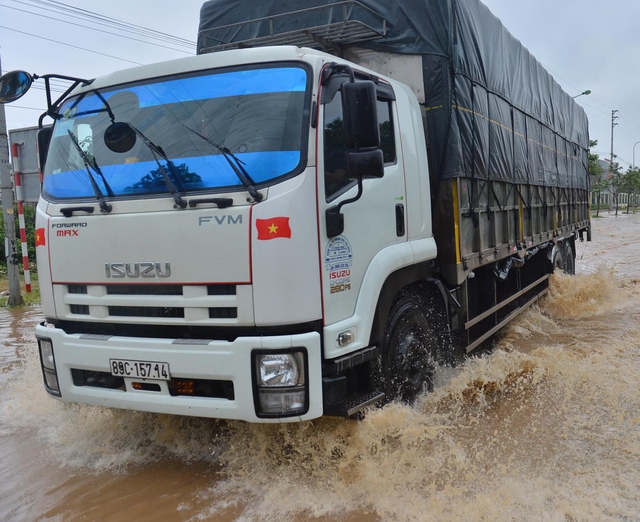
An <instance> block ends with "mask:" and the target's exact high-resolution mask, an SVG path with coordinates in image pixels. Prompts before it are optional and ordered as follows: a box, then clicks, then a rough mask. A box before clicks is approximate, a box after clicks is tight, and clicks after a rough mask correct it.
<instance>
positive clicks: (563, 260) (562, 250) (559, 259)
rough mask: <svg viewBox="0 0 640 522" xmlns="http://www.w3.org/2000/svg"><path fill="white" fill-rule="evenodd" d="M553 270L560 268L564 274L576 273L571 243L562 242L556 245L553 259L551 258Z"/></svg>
mask: <svg viewBox="0 0 640 522" xmlns="http://www.w3.org/2000/svg"><path fill="white" fill-rule="evenodd" d="M553 268H554V270H562V271H563V272H564V273H565V274H569V275H574V274H575V273H576V263H575V257H574V256H573V249H572V248H571V243H569V242H568V241H567V242H564V243H561V244H560V245H559V246H558V247H557V252H556V256H555V259H554V260H553Z"/></svg>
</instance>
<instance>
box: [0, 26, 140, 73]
mask: <svg viewBox="0 0 640 522" xmlns="http://www.w3.org/2000/svg"><path fill="white" fill-rule="evenodd" d="M0 29H6V30H7V31H13V32H15V33H20V34H26V35H27V36H33V37H34V38H40V39H41V40H46V41H48V42H54V43H57V44H60V45H66V46H67V47H73V48H74V49H80V50H81V51H87V52H89V53H94V54H99V55H101V56H107V57H108V58H115V59H116V60H122V61H123V62H129V63H132V64H135V65H143V64H141V63H140V62H134V61H133V60H127V59H126V58H120V57H119V56H113V55H112V54H106V53H101V52H99V51H94V50H92V49H87V48H86V47H80V46H78V45H72V44H69V43H65V42H60V41H58V40H53V39H51V38H45V37H44V36H39V35H37V34H32V33H27V32H26V31H19V30H18V29H12V28H11V27H6V26H4V25H0Z"/></svg>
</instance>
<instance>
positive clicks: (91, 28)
mask: <svg viewBox="0 0 640 522" xmlns="http://www.w3.org/2000/svg"><path fill="white" fill-rule="evenodd" d="M0 7H5V8H7V9H13V10H14V11H20V12H22V13H27V14H30V15H33V16H39V17H41V18H46V19H48V20H54V21H56V22H61V23H63V24H70V25H75V26H76V27H84V28H85V29H90V30H92V31H98V32H100V33H105V34H110V35H113V36H119V37H120V38H126V39H127V40H133V41H135V42H141V43H144V44H147V45H153V46H155V47H163V48H164V49H169V50H171V51H177V52H181V53H186V54H193V52H192V51H186V50H184V49H176V48H175V47H169V46H167V45H161V44H158V43H153V42H147V41H145V40H141V39H139V38H133V37H132V36H126V35H124V34H118V33H112V32H110V31H105V30H104V29H98V28H97V27H87V26H86V25H82V24H79V23H76V22H70V21H68V20H62V19H60V18H54V17H52V16H48V15H44V14H39V13H34V12H32V11H27V10H25V9H18V8H17V7H11V6H9V5H5V4H0ZM74 18H75V17H74Z"/></svg>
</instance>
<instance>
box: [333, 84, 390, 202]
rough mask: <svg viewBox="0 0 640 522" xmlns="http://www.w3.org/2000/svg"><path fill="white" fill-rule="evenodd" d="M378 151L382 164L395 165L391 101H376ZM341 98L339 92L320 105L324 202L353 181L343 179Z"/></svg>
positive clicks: (353, 181)
mask: <svg viewBox="0 0 640 522" xmlns="http://www.w3.org/2000/svg"><path fill="white" fill-rule="evenodd" d="M377 109H378V124H379V125H380V148H381V149H382V153H383V157H384V163H385V165H391V164H394V163H395V162H396V145H395V138H394V128H393V120H392V117H391V101H389V100H380V99H378V100H377ZM342 122H343V113H342V99H341V97H340V95H339V93H336V95H335V96H334V97H333V100H331V101H330V102H329V103H327V104H325V106H324V189H325V197H326V199H327V201H331V200H333V199H335V198H336V197H338V196H339V195H340V194H342V193H343V192H345V191H346V190H348V188H350V187H351V186H352V185H354V184H355V183H356V182H355V180H352V179H349V178H348V177H347V162H346V154H347V147H346V145H345V136H344V128H343V124H342Z"/></svg>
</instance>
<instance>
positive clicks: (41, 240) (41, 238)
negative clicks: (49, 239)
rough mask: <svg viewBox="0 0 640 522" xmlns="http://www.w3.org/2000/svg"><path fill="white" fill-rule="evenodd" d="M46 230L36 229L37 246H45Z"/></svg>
mask: <svg viewBox="0 0 640 522" xmlns="http://www.w3.org/2000/svg"><path fill="white" fill-rule="evenodd" d="M45 244H46V243H45V239H44V228H38V229H36V246H37V247H39V246H45Z"/></svg>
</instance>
